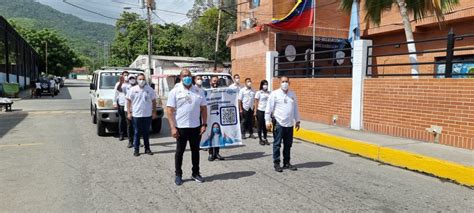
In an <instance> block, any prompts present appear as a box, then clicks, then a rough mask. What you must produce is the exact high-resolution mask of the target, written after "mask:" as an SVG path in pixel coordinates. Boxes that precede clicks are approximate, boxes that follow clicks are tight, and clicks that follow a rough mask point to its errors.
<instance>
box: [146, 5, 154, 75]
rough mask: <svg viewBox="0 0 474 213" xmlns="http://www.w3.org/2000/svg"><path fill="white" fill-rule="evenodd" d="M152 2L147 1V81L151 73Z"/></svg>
mask: <svg viewBox="0 0 474 213" xmlns="http://www.w3.org/2000/svg"><path fill="white" fill-rule="evenodd" d="M153 1H154V0H147V10H146V11H147V22H148V23H147V24H148V27H147V29H148V30H147V33H148V39H147V40H148V69H147V71H146V77H147V79H150V75H152V74H153V73H151V72H152V67H151V55H152V52H153V50H152V44H151V42H152V26H151V10H152V6H153Z"/></svg>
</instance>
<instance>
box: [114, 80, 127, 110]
mask: <svg viewBox="0 0 474 213" xmlns="http://www.w3.org/2000/svg"><path fill="white" fill-rule="evenodd" d="M119 84H120V82H117V83H116V84H115V87H114V91H115V103H118V104H119V105H120V106H125V104H126V103H127V99H126V98H125V90H126V88H127V85H128V83H125V82H124V83H122V92H120V91H119V90H118V86H119Z"/></svg>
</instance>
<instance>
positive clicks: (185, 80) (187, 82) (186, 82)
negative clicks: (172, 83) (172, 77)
mask: <svg viewBox="0 0 474 213" xmlns="http://www.w3.org/2000/svg"><path fill="white" fill-rule="evenodd" d="M192 83H193V79H192V78H191V77H190V76H186V77H184V78H183V84H184V85H186V86H189V85H191V84H192Z"/></svg>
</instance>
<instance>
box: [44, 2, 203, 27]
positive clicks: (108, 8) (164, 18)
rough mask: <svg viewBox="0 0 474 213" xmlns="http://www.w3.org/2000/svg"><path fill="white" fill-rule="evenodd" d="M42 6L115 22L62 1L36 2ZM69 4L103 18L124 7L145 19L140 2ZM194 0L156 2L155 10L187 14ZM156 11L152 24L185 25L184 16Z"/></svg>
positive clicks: (91, 19) (111, 22)
mask: <svg viewBox="0 0 474 213" xmlns="http://www.w3.org/2000/svg"><path fill="white" fill-rule="evenodd" d="M36 1H37V2H40V3H42V4H45V5H48V6H51V7H53V8H54V9H56V10H59V11H61V12H63V13H67V14H72V15H75V16H77V17H79V18H81V19H84V20H86V21H91V22H100V23H105V24H110V25H114V24H115V20H113V19H109V18H106V17H102V16H100V15H96V14H93V13H90V12H87V11H84V10H81V9H79V8H76V7H73V6H71V5H68V4H66V3H64V2H63V0H36ZM66 1H67V2H69V3H72V4H75V5H77V6H80V7H83V8H86V9H88V10H92V11H94V12H97V13H100V14H103V15H105V16H109V17H114V18H118V17H119V16H120V14H121V13H122V12H123V11H124V7H131V9H128V10H127V11H128V12H136V13H138V14H140V15H142V17H143V18H145V17H146V9H140V7H139V2H140V1H141V0H66ZM193 3H194V0H156V8H157V9H160V10H169V11H175V12H179V13H187V12H188V10H190V9H191V8H192V7H193ZM160 10H156V11H155V13H156V14H157V15H158V16H159V17H160V18H158V17H157V16H155V15H152V20H153V23H160V24H164V23H175V24H179V25H182V24H185V23H186V22H187V21H188V19H187V17H186V16H184V15H180V14H173V13H169V12H164V11H160Z"/></svg>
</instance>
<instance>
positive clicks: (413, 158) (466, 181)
mask: <svg viewBox="0 0 474 213" xmlns="http://www.w3.org/2000/svg"><path fill="white" fill-rule="evenodd" d="M294 137H295V138H298V139H301V140H304V141H307V142H311V143H314V144H317V145H321V146H325V147H328V148H332V149H336V150H340V151H343V152H347V153H351V154H357V155H360V156H362V157H365V158H369V159H371V160H375V161H379V162H382V163H386V164H389V165H392V166H397V167H401V168H406V169H409V170H413V171H418V172H423V173H427V174H431V175H433V176H436V177H439V178H445V179H449V180H452V181H454V182H456V183H459V184H462V185H466V186H470V187H473V186H474V167H472V166H465V165H462V164H457V163H453V162H450V161H445V160H441V159H437V158H433V157H428V156H424V155H420V154H415V153H412V152H408V151H401V150H397V149H393V148H388V147H384V146H380V145H376V144H370V143H367V142H363V141H358V140H353V139H349V138H344V137H339V136H334V135H330V134H326V133H321V132H317V131H312V130H306V129H303V128H301V129H300V130H299V131H294Z"/></svg>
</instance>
